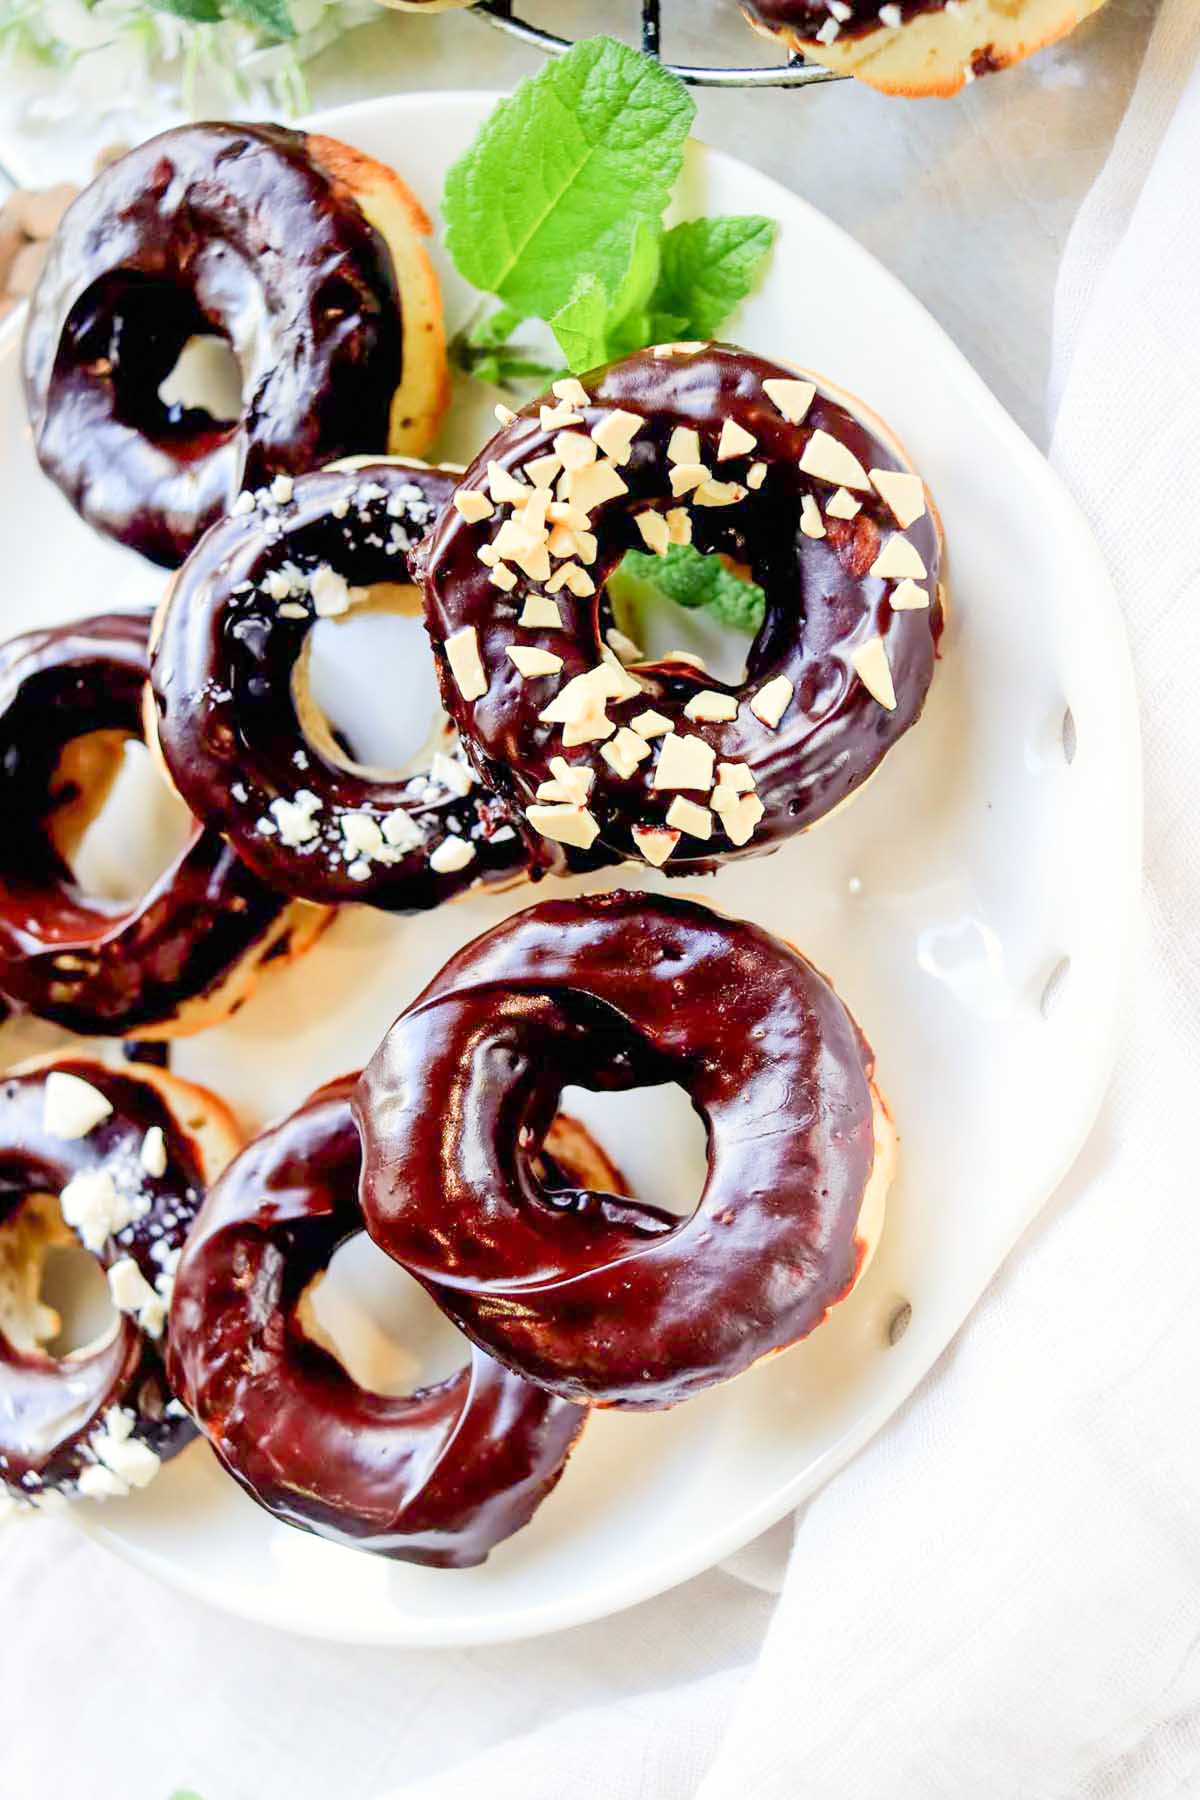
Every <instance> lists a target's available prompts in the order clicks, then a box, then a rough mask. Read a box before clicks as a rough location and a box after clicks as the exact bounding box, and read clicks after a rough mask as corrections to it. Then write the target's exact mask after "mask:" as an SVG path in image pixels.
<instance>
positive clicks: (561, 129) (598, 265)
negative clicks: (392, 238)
mask: <svg viewBox="0 0 1200 1800" xmlns="http://www.w3.org/2000/svg"><path fill="white" fill-rule="evenodd" d="M694 116H695V105H694V103H693V101H692V99H691V96H690V95H689V94H688V92H687V89H686V88H685V87H684V86H683V84H682V83H681V82H680V81H678V80H677V79H676V77H675V76H673V75H669V74H668V73H667V72H666V70H664V69H662V68H660V67H659V65H658V64H657V63H656V62H653V61H651V59H650V58H649V57H646V56H643V55H642V54H641V52H640V51H637V50H631V49H630V48H629V47H628V46H627V45H625V44H619V43H617V42H616V41H615V40H614V39H613V38H607V37H596V38H587V39H585V40H584V41H583V42H582V43H579V44H576V45H575V47H574V49H572V50H569V51H568V52H567V54H566V55H565V56H564V57H562V58H561V59H560V60H559V61H558V62H554V63H547V65H546V66H545V68H543V69H541V70H539V72H538V73H537V74H536V75H534V76H531V77H530V78H529V79H528V80H527V81H523V82H522V83H521V85H520V87H518V88H517V90H516V92H515V93H514V94H513V95H511V97H510V98H509V99H507V100H503V101H501V103H500V104H499V106H497V107H496V108H495V110H494V111H493V113H492V114H491V116H490V118H489V119H488V120H487V122H486V124H485V125H484V126H483V129H482V130H481V131H480V133H479V135H478V137H477V138H476V139H475V142H474V144H473V145H472V146H471V148H470V150H469V151H468V152H467V154H466V155H465V156H464V157H463V158H462V159H461V160H460V161H459V162H457V163H456V164H455V165H454V167H453V168H452V169H451V170H450V173H449V175H448V176H447V178H446V190H445V194H444V195H443V199H442V210H443V214H444V216H445V220H446V246H447V249H448V250H449V252H450V255H451V256H452V257H453V259H454V262H455V264H456V266H457V267H458V270H459V272H460V273H461V274H462V275H464V276H465V277H466V279H467V280H468V281H470V282H471V283H472V284H473V285H474V286H475V287H477V288H481V289H483V291H484V292H486V293H491V294H496V295H497V296H498V297H499V298H500V299H501V300H503V301H505V302H506V303H507V305H509V306H510V307H512V308H514V309H515V310H517V311H519V312H521V313H523V314H525V315H526V316H534V317H537V318H541V319H549V318H550V317H551V315H552V314H554V313H557V312H559V311H560V310H561V309H563V308H565V307H566V306H567V304H568V303H569V302H570V301H571V300H572V299H573V296H574V292H575V288H576V284H577V282H578V281H579V278H580V276H582V275H591V276H593V277H594V278H595V279H596V281H597V282H598V283H599V284H600V286H601V287H602V289H603V290H604V292H605V294H606V295H610V296H611V295H615V294H616V293H617V291H618V289H619V288H620V286H621V284H622V283H623V281H624V279H625V277H626V274H627V272H628V270H629V267H630V260H631V255H632V251H633V247H634V243H635V239H636V236H637V227H638V223H639V221H640V220H643V219H649V220H656V219H658V218H659V217H660V216H661V214H662V211H663V208H664V207H665V206H666V204H667V201H668V199H669V198H670V194H671V189H672V188H673V187H674V185H675V182H676V180H677V178H678V176H679V172H680V169H681V168H682V166H683V147H684V144H685V142H686V140H687V135H688V131H689V129H690V127H691V123H692V119H693V117H694ZM664 310H673V309H672V308H670V307H666V308H664Z"/></svg>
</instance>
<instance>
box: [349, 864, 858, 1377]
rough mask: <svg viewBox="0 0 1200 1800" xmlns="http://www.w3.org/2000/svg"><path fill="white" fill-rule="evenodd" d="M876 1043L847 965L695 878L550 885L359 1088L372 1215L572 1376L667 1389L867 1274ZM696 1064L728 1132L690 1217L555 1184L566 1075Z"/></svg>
mask: <svg viewBox="0 0 1200 1800" xmlns="http://www.w3.org/2000/svg"><path fill="white" fill-rule="evenodd" d="M871 1065H872V1058H871V1053H870V1051H869V1050H868V1048H867V1047H866V1045H865V1043H864V1042H863V1039H862V1037H861V1035H860V1034H859V1031H858V1028H857V1026H856V1025H855V1023H854V1021H853V1020H852V1019H851V1017H850V1015H849V1013H848V1012H847V1011H846V1008H845V1007H844V1006H843V1005H842V1002H841V1001H840V1000H839V999H838V997H837V995H836V994H835V993H834V991H833V989H832V988H831V987H830V986H829V984H828V982H826V981H825V979H824V978H823V977H822V976H821V975H820V974H818V972H817V971H816V970H815V969H814V968H813V967H812V966H811V964H809V963H807V962H806V961H805V960H804V958H803V957H802V956H800V955H799V954H798V953H797V952H796V951H794V950H792V949H790V948H789V947H788V946H787V945H786V944H783V943H781V942H779V940H778V939H776V938H773V937H771V936H770V934H769V933H767V932H765V931H762V930H760V929H759V928H758V927H757V926H754V925H748V924H743V923H741V922H739V921H736V920H731V919H726V918H724V917H722V916H721V915H719V914H717V913H713V912H710V911H709V910H708V909H707V908H706V907H703V906H699V905H697V904H696V903H695V902H693V901H687V900H675V899H658V898H651V897H650V896H648V895H646V894H634V893H620V892H618V893H612V894H602V895H594V896H591V897H590V898H587V899H582V900H559V901H547V902H545V903H543V904H542V905H540V906H535V907H531V908H530V909H529V910H528V911H526V912H523V913H518V914H517V915H516V916H515V917H513V918H511V919H509V920H507V921H506V922H505V923H504V924H502V925H499V926H497V927H496V928H495V930H493V931H490V932H487V933H485V935H484V936H482V937H479V938H477V939H476V940H475V941H474V943H472V944H468V945H467V947H466V949H464V950H462V951H460V952H459V954H458V955H457V956H456V957H454V958H453V959H452V960H451V961H450V962H449V963H448V964H447V965H446V967H445V968H444V969H443V970H442V972H441V974H440V975H438V976H437V977H436V978H435V979H434V981H433V982H431V984H430V985H429V987H427V988H426V989H425V991H424V993H423V994H421V995H420V997H419V998H418V999H417V1000H416V1001H414V1002H413V1004H412V1005H411V1006H410V1007H409V1008H408V1009H407V1011H406V1012H404V1013H402V1014H401V1016H400V1018H399V1019H397V1021H396V1023H395V1024H394V1025H393V1026H392V1029H391V1030H390V1031H389V1032H388V1034H387V1036H386V1037H385V1038H384V1040H383V1043H382V1044H381V1046H380V1048H379V1050H378V1051H377V1052H376V1054H375V1056H374V1057H373V1058H372V1060H371V1062H370V1063H369V1064H368V1066H367V1068H366V1070H365V1071H364V1074H363V1077H362V1081H361V1083H360V1085H359V1089H358V1092H357V1094H356V1096H355V1112H356V1116H357V1118H358V1121H359V1126H360V1129H361V1131H362V1136H363V1153H364V1160H363V1182H362V1204H363V1213H364V1217H365V1219H366V1222H367V1229H368V1231H369V1232H370V1233H371V1236H372V1237H373V1238H374V1239H375V1242H376V1243H377V1244H378V1245H379V1246H380V1248H381V1249H383V1250H385V1251H386V1252H387V1253H388V1255H389V1256H393V1257H395V1258H396V1260H397V1262H400V1263H402V1264H403V1265H404V1267H405V1268H407V1269H409V1270H410V1271H411V1272H412V1273H413V1274H414V1275H416V1276H417V1278H418V1279H419V1280H420V1281H422V1282H424V1284H425V1285H426V1287H428V1289H429V1291H430V1292H431V1293H432V1294H433V1296H434V1298H435V1299H436V1300H437V1302H438V1304H439V1306H441V1308H442V1310H443V1311H444V1312H446V1313H447V1314H448V1315H449V1317H451V1318H452V1319H454V1320H455V1321H456V1322H457V1323H458V1324H459V1325H461V1326H462V1328H463V1330H464V1331H465V1332H466V1333H467V1335H468V1336H469V1337H471V1338H472V1339H474V1341H475V1342H476V1343H479V1344H481V1345H482V1346H483V1347H484V1348H485V1349H487V1350H490V1351H491V1352H492V1354H493V1355H495V1356H497V1357H498V1358H499V1359H500V1360H501V1361H502V1362H505V1363H507V1364H508V1365H509V1366H510V1367H511V1368H514V1369H516V1370H518V1371H519V1372H520V1373H521V1374H523V1375H526V1376H528V1377H529V1379H530V1380H533V1381H537V1382H540V1383H541V1384H542V1385H543V1386H545V1387H547V1388H549V1389H550V1390H551V1392H552V1393H556V1394H561V1395H563V1396H564V1397H566V1398H571V1399H578V1400H586V1401H591V1402H593V1403H595V1404H598V1405H608V1406H622V1407H664V1406H671V1405H673V1404H674V1403H675V1402H676V1401H678V1400H684V1399H687V1398H688V1397H689V1395H692V1394H695V1393H697V1392H699V1391H700V1390H701V1389H702V1388H705V1387H709V1386H711V1385H712V1384H713V1383H714V1382H718V1381H723V1380H726V1379H727V1378H728V1377H730V1376H733V1375H737V1374H739V1373H740V1372H741V1371H742V1370H743V1369H747V1368H749V1366H750V1365H751V1364H752V1363H754V1362H756V1361H757V1360H758V1358H759V1357H762V1356H765V1355H767V1354H768V1353H769V1352H770V1351H773V1350H780V1349H782V1348H783V1347H784V1346H785V1345H787V1344H791V1343H794V1342H795V1341H796V1340H797V1339H798V1338H802V1337H804V1336H805V1335H806V1334H807V1333H808V1332H810V1331H811V1330H812V1329H813V1328H814V1326H816V1325H818V1324H819V1323H820V1322H821V1320H822V1319H823V1318H824V1316H825V1313H826V1312H827V1310H828V1309H829V1307H830V1306H832V1305H833V1304H834V1302H835V1301H836V1300H838V1299H840V1298H841V1297H842V1295H844V1294H845V1293H846V1292H847V1290H848V1289H849V1288H850V1286H851V1285H852V1283H853V1281H854V1278H855V1275H856V1273H857V1270H858V1267H859V1261H860V1254H861V1247H860V1245H859V1243H858V1241H857V1239H856V1235H855V1228H856V1224H857V1220H858V1215H859V1210H860V1208H861V1205H862V1200H863V1195H864V1192H865V1189H866V1184H867V1180H868V1177H869V1176H870V1173H871V1168H872V1163H873V1160H874V1131H873V1125H872V1099H871V1091H870V1086H869V1076H870V1070H871ZM667 1082H678V1083H679V1084H680V1085H681V1086H682V1087H683V1088H684V1089H685V1090H686V1091H687V1093H688V1095H689V1096H690V1098H691V1101H692V1104H693V1106H694V1107H695V1109H696V1111H697V1113H698V1114H699V1115H700V1117H701V1119H702V1120H703V1121H704V1125H705V1129H706V1131H707V1134H708V1179H707V1181H706V1184H705V1187H704V1192H703V1194H702V1196H701V1198H700V1201H699V1203H698V1205H697V1207H696V1210H695V1212H694V1213H693V1214H692V1215H691V1217H690V1218H688V1219H686V1220H683V1221H677V1220H675V1219H672V1218H669V1217H667V1216H665V1215H664V1214H663V1213H661V1212H660V1211H658V1210H656V1209H654V1208H652V1207H648V1206H645V1205H641V1204H639V1203H637V1202H635V1201H632V1200H627V1199H623V1198H620V1197H616V1196H613V1195H610V1194H605V1193H594V1192H590V1191H578V1190H575V1191H567V1192H553V1191H550V1190H549V1189H548V1188H547V1186H546V1184H545V1182H544V1180H543V1179H542V1178H541V1177H540V1176H539V1173H538V1170H537V1166H536V1157H537V1154H538V1150H539V1147H540V1144H541V1141H542V1137H543V1135H544V1133H545V1131H546V1127H547V1125H548V1123H549V1121H550V1120H551V1119H552V1118H553V1116H554V1114H555V1112H556V1110H557V1108H558V1104H559V1099H560V1096H561V1094H562V1090H563V1088H564V1087H566V1086H569V1085H578V1086H581V1087H588V1088H594V1089H602V1090H625V1089H629V1088H637V1087H649V1086H656V1085H659V1084H662V1083H667Z"/></svg>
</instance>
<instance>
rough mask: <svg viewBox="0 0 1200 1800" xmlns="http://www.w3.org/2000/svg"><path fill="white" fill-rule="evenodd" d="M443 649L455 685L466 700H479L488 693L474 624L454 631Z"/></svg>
mask: <svg viewBox="0 0 1200 1800" xmlns="http://www.w3.org/2000/svg"><path fill="white" fill-rule="evenodd" d="M443 649H444V650H445V652H446V661H447V662H448V663H449V664H450V673H451V674H452V675H453V677H454V682H455V686H456V687H457V688H458V691H459V693H460V694H461V695H462V697H463V699H464V700H478V699H479V698H480V697H481V695H483V694H486V693H487V687H488V682H487V676H486V675H485V674H484V672H483V662H482V660H481V659H480V655H479V636H478V633H477V632H476V630H475V627H474V626H473V625H464V626H462V627H461V628H460V629H459V630H458V631H452V632H451V633H450V636H449V637H448V638H447V639H446V642H445V644H444V645H443Z"/></svg>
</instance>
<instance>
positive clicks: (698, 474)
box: [671, 462, 709, 500]
mask: <svg viewBox="0 0 1200 1800" xmlns="http://www.w3.org/2000/svg"><path fill="white" fill-rule="evenodd" d="M708 476H709V472H708V470H707V469H706V468H705V466H704V464H703V463H699V462H696V463H675V465H674V466H673V467H672V469H671V492H672V493H673V494H674V496H675V498H676V499H677V500H678V499H680V498H681V497H682V496H683V495H684V494H690V493H691V492H692V490H693V489H694V488H698V487H700V486H701V485H702V484H703V483H704V482H706V481H707V480H708Z"/></svg>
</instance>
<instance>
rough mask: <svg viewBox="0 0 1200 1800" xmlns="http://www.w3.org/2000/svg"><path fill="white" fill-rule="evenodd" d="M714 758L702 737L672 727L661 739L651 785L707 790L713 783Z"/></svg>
mask: <svg viewBox="0 0 1200 1800" xmlns="http://www.w3.org/2000/svg"><path fill="white" fill-rule="evenodd" d="M715 758H716V751H715V750H714V749H713V747H712V745H711V744H706V743H705V742H704V739H703V738H698V737H692V736H691V735H690V734H689V733H687V732H682V731H673V732H671V734H670V735H669V736H668V737H665V738H664V739H663V743H662V749H661V750H660V751H659V753H658V764H657V766H656V768H655V770H654V779H653V782H652V783H651V786H653V787H656V788H702V789H703V791H704V792H705V793H706V794H707V793H708V792H709V791H710V790H711V788H712V785H713V762H714V760H715Z"/></svg>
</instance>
